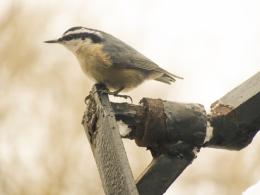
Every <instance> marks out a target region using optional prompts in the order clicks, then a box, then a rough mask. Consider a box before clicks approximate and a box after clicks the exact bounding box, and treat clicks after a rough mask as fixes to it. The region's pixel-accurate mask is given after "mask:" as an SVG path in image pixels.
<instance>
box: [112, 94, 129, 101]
mask: <svg viewBox="0 0 260 195" xmlns="http://www.w3.org/2000/svg"><path fill="white" fill-rule="evenodd" d="M113 96H115V97H121V98H125V99H127V98H129V99H130V101H131V103H133V99H132V97H131V96H129V95H119V94H114V95H113Z"/></svg>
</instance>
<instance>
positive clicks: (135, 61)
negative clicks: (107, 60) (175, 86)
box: [104, 33, 182, 79]
mask: <svg viewBox="0 0 260 195" xmlns="http://www.w3.org/2000/svg"><path fill="white" fill-rule="evenodd" d="M104 42H105V44H104V51H105V52H108V53H109V55H110V57H111V60H112V62H113V65H114V66H118V67H122V68H124V67H126V68H134V69H142V70H147V71H151V70H152V71H158V72H160V73H164V74H166V75H168V76H170V77H174V78H179V79H182V77H179V76H177V75H174V74H172V73H170V72H168V71H166V70H164V69H162V68H160V67H159V66H158V65H157V64H155V63H154V62H152V61H151V60H149V59H148V58H146V57H145V56H144V55H143V54H141V53H139V52H138V51H136V50H135V49H134V48H132V47H131V46H129V45H127V44H126V43H124V42H123V41H121V40H119V39H117V38H115V37H113V36H112V35H109V34H107V33H104Z"/></svg>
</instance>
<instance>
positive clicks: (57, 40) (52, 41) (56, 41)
mask: <svg viewBox="0 0 260 195" xmlns="http://www.w3.org/2000/svg"><path fill="white" fill-rule="evenodd" d="M44 43H60V39H54V40H49V41H44Z"/></svg>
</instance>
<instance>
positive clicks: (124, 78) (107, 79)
mask: <svg viewBox="0 0 260 195" xmlns="http://www.w3.org/2000/svg"><path fill="white" fill-rule="evenodd" d="M45 43H59V44H61V45H63V46H65V47H66V48H67V49H68V50H70V51H71V52H72V53H73V54H74V55H75V56H76V58H77V59H78V61H79V64H80V66H81V68H82V70H83V72H84V73H85V74H86V75H87V76H88V77H90V78H91V79H92V80H94V81H95V82H96V83H98V84H103V85H105V86H106V90H105V91H103V92H104V93H107V94H109V95H114V96H118V97H124V98H127V97H129V96H127V95H121V94H119V93H120V92H122V91H129V90H131V89H133V88H136V87H137V86H139V85H140V84H142V83H143V82H144V81H145V80H156V81H160V82H163V83H166V84H171V83H173V82H175V80H176V79H183V78H182V77H180V76H177V75H175V74H172V73H170V72H168V71H167V70H165V69H163V68H161V67H159V66H158V65H157V64H156V63H154V62H153V61H152V60H150V59H148V58H147V57H146V56H144V55H143V54H141V53H140V52H138V51H137V50H136V49H134V48H133V47H131V46H130V45H128V44H126V43H125V42H123V41H121V40H120V39H118V38H116V37H114V36H113V35H111V34H108V33H106V32H103V31H101V30H97V29H92V28H86V27H82V26H75V27H71V28H69V29H68V30H66V31H65V32H64V33H63V34H62V36H61V37H60V38H57V39H53V40H49V41H45ZM130 98H131V97H130ZM131 100H132V98H131Z"/></svg>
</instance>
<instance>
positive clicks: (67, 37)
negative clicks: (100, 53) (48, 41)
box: [60, 32, 102, 43]
mask: <svg viewBox="0 0 260 195" xmlns="http://www.w3.org/2000/svg"><path fill="white" fill-rule="evenodd" d="M85 38H90V39H91V40H92V42H93V43H100V42H101V41H102V38H101V37H100V36H98V35H96V34H93V33H87V32H84V33H75V34H68V35H65V36H63V37H62V38H61V39H60V40H61V41H70V40H72V39H85Z"/></svg>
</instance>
